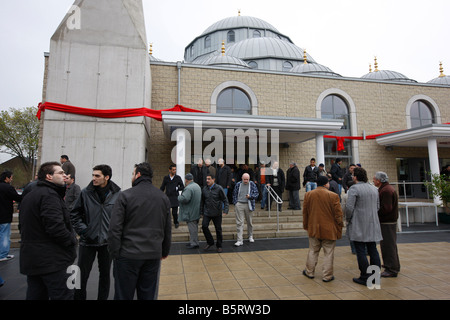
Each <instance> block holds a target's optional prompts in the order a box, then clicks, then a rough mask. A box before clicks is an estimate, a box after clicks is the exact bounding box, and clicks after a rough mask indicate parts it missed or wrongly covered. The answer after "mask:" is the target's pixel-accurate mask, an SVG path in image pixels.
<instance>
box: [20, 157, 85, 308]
mask: <svg viewBox="0 0 450 320" xmlns="http://www.w3.org/2000/svg"><path fill="white" fill-rule="evenodd" d="M64 176H65V173H64V170H63V169H62V168H61V165H60V163H58V162H46V163H43V164H42V165H41V167H40V168H39V171H38V179H39V181H38V182H37V184H36V187H34V188H33V190H32V191H31V192H30V193H29V194H27V196H26V197H24V199H23V200H22V203H21V207H20V214H19V223H20V233H21V243H20V273H22V274H25V275H26V276H27V283H28V289H27V300H48V299H51V300H73V290H72V289H71V288H70V286H69V285H68V283H67V282H68V281H67V280H68V277H69V275H70V274H69V273H67V268H68V267H69V266H70V265H72V264H73V263H74V261H75V258H76V255H77V254H76V250H75V249H76V245H77V239H76V234H75V232H74V230H73V229H72V225H71V223H70V215H69V212H68V210H67V208H66V204H65V202H64V195H65V192H66V187H65V185H64Z"/></svg>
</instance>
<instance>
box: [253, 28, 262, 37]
mask: <svg viewBox="0 0 450 320" xmlns="http://www.w3.org/2000/svg"><path fill="white" fill-rule="evenodd" d="M253 38H261V32H259V30H254V31H253Z"/></svg>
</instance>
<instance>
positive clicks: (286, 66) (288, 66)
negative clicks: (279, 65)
mask: <svg viewBox="0 0 450 320" xmlns="http://www.w3.org/2000/svg"><path fill="white" fill-rule="evenodd" d="M291 69H292V63H290V62H289V61H285V62H283V71H289V70H291Z"/></svg>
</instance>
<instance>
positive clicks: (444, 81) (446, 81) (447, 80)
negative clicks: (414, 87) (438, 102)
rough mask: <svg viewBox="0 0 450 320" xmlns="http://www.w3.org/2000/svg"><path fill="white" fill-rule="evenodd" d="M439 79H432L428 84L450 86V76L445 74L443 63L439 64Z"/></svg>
mask: <svg viewBox="0 0 450 320" xmlns="http://www.w3.org/2000/svg"><path fill="white" fill-rule="evenodd" d="M439 71H440V74H439V77H437V78H434V79H431V80H430V81H428V82H427V83H433V84H440V85H443V86H450V76H446V75H445V74H444V68H443V67H442V62H441V63H439Z"/></svg>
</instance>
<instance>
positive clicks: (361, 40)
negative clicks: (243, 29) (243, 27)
mask: <svg viewBox="0 0 450 320" xmlns="http://www.w3.org/2000/svg"><path fill="white" fill-rule="evenodd" d="M74 2H75V1H74V0H14V1H6V0H1V4H0V30H1V31H0V46H1V50H0V75H1V76H0V110H7V109H9V108H10V107H14V108H23V107H29V106H37V104H38V103H39V102H40V101H41V99H42V80H43V74H44V52H47V51H49V46H50V38H51V36H52V35H53V33H54V31H55V30H56V28H57V27H58V25H59V24H60V22H61V20H62V19H63V18H64V16H65V15H66V13H67V12H68V11H69V8H70V7H71V6H72V4H74ZM143 4H144V16H145V20H146V29H147V40H148V42H149V43H150V42H151V43H153V55H154V56H155V57H157V58H159V59H162V60H164V61H171V62H175V61H182V60H183V56H184V49H185V47H186V46H187V45H188V44H189V43H190V42H191V41H192V40H193V39H194V38H195V37H196V36H198V35H200V34H201V33H202V32H203V31H204V30H205V29H207V28H208V27H209V26H210V25H212V24H213V23H215V22H217V21H219V20H222V19H224V18H227V17H231V16H235V15H237V14H238V11H239V10H240V11H241V15H243V16H244V15H245V16H253V17H257V18H260V19H262V20H264V21H266V22H268V23H270V24H271V25H273V26H274V27H275V28H276V29H278V31H280V32H281V33H282V34H284V35H287V36H288V37H290V39H291V40H292V41H293V42H294V44H296V45H297V46H298V47H300V48H302V49H306V50H307V52H308V53H309V54H310V55H311V56H312V57H313V58H314V60H315V61H316V62H318V63H320V64H322V65H325V66H327V67H329V68H331V69H332V70H333V71H334V72H336V73H339V74H341V75H342V76H345V77H356V78H359V77H361V76H362V75H364V74H366V73H367V72H368V71H369V64H372V68H373V59H374V56H377V60H378V66H379V69H380V70H393V71H397V72H400V73H402V74H404V75H406V76H407V77H409V78H411V79H414V80H417V81H419V82H427V81H429V80H431V79H433V78H436V77H437V76H438V75H439V62H440V61H442V63H443V66H444V73H445V71H447V73H448V74H450V41H449V35H448V34H449V31H450V28H449V26H448V22H446V20H447V18H448V15H449V12H450V1H448V0H429V1H417V0H389V1H386V0H379V1H367V0H339V1H337V0H321V1H303V0H289V1H286V0H277V1H273V0H256V1H255V0H241V1H236V0H227V1H214V0H199V1H196V0H192V1H183V0H164V1H153V0H143ZM447 73H446V74H447Z"/></svg>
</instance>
